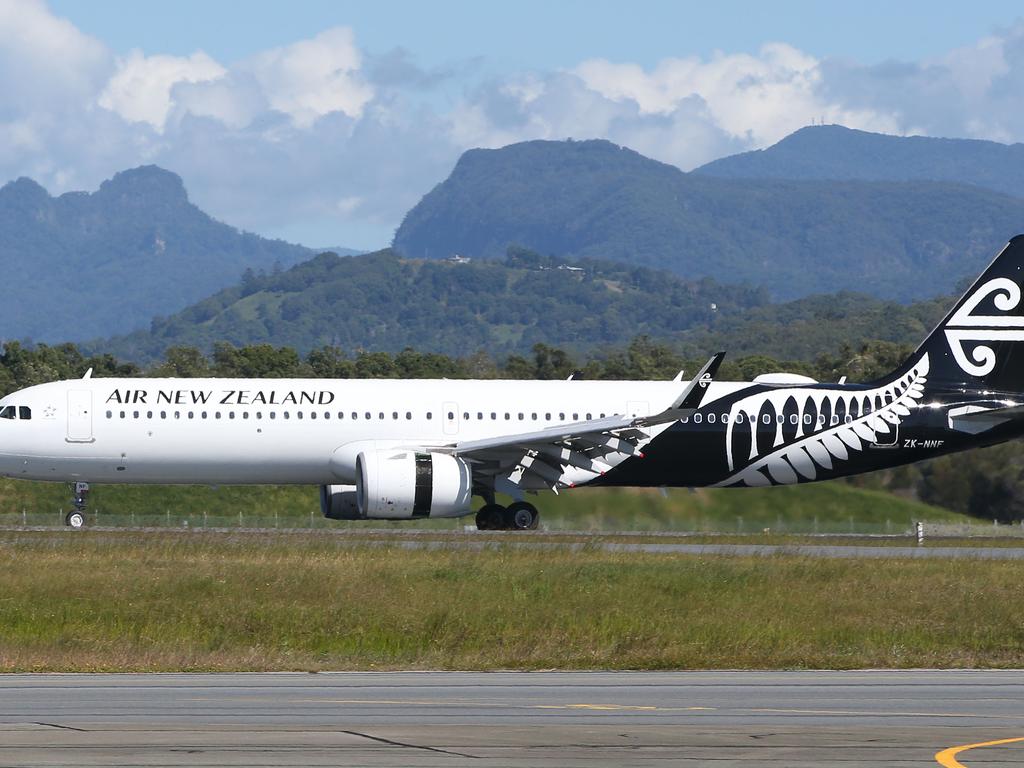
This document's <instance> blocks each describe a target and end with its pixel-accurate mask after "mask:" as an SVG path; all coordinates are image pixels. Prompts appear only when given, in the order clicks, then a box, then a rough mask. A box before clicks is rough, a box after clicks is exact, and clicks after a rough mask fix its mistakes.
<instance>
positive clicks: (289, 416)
mask: <svg viewBox="0 0 1024 768" xmlns="http://www.w3.org/2000/svg"><path fill="white" fill-rule="evenodd" d="M281 415H282V416H284V417H285V418H286V419H290V418H291V417H292V415H291V414H290V413H288V411H285V412H284V413H282V414H281Z"/></svg>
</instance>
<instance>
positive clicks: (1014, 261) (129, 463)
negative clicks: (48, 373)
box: [0, 235, 1024, 530]
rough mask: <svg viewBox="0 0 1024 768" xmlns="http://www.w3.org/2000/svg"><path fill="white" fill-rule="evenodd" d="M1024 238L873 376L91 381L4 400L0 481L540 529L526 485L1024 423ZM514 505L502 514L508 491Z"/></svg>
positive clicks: (639, 476)
mask: <svg viewBox="0 0 1024 768" xmlns="http://www.w3.org/2000/svg"><path fill="white" fill-rule="evenodd" d="M1022 269H1024V235H1018V236H1016V237H1014V238H1013V239H1012V240H1010V242H1009V243H1008V244H1007V245H1006V246H1005V247H1004V248H1003V250H1002V251H1001V252H1000V253H999V255H998V256H996V258H995V260H993V262H992V263H991V264H990V265H989V267H988V268H987V269H986V270H985V271H984V272H983V273H982V275H981V277H980V278H978V280H977V281H976V282H975V283H974V284H973V285H972V286H971V288H970V289H969V290H968V291H967V293H966V294H964V296H963V297H962V298H961V299H960V300H959V301H958V302H957V303H956V305H955V306H954V307H953V309H952V310H951V311H950V312H949V314H948V315H947V316H946V317H945V319H944V320H943V321H942V322H941V323H940V324H939V325H938V327H936V329H935V330H934V331H933V332H932V333H931V334H930V335H929V336H928V337H927V338H926V339H925V340H924V342H923V343H922V344H921V345H920V346H919V347H918V348H917V350H916V351H915V352H914V353H913V354H912V355H911V356H910V357H909V358H908V359H907V360H906V361H905V362H904V363H903V364H902V365H901V366H900V367H899V368H897V369H896V370H895V371H893V372H892V373H891V374H889V375H887V376H884V377H882V378H880V379H878V380H876V381H872V382H868V383H862V384H853V383H847V382H846V381H845V380H841V381H840V382H839V383H819V382H817V381H815V380H814V379H811V378H809V377H806V376H799V375H793V374H787V373H772V374H765V375H762V376H758V377H756V378H755V379H754V380H753V381H752V382H726V381H719V380H717V379H716V378H715V375H716V372H717V370H718V367H719V365H720V363H721V361H722V357H723V354H722V353H718V354H716V355H714V356H713V357H712V358H711V359H710V360H709V361H708V362H707V364H706V365H705V366H704V367H703V368H702V369H701V370H700V371H699V372H698V374H697V375H696V376H694V377H693V378H692V379H690V380H689V381H686V382H684V381H683V378H682V375H680V376H677V377H676V379H675V380H673V381H669V382H665V381H580V380H573V379H569V380H566V381H501V380H497V381H496V380H486V381H483V380H463V381H460V380H413V381H407V380H317V379H216V378H208V379H152V378H138V379H130V378H129V379H124V378H92V377H91V375H90V373H87V374H86V376H85V377H84V378H83V379H78V380H70V381H57V382H52V383H48V384H41V385H37V386H33V387H28V388H26V389H23V390H21V391H18V392H15V393H13V394H10V395H7V396H6V397H4V398H2V399H0V446H2V451H0V474H2V475H4V476H6V477H13V478H24V479H30V480H52V481H60V482H70V483H74V484H75V502H74V507H73V509H72V511H71V512H69V513H68V515H67V518H66V523H67V525H69V526H71V527H74V528H80V527H82V526H83V525H84V524H85V520H86V514H85V513H86V505H87V499H88V495H89V488H90V485H89V484H90V483H162V484H192V483H200V484H211V485H222V484H308V485H313V486H319V487H320V505H321V511H322V513H323V514H324V515H325V516H326V517H328V518H331V519H336V520H409V519H418V518H426V517H438V518H448V517H460V516H464V515H469V514H472V512H473V504H472V499H473V497H474V496H479V497H481V498H482V499H483V502H484V503H483V506H482V507H481V508H480V509H479V510H477V511H476V526H477V528H478V529H480V530H498V529H515V530H529V529H533V528H536V527H537V526H538V522H539V517H540V516H539V512H538V510H537V508H536V506H534V505H533V504H531V503H529V502H528V501H526V500H525V494H526V493H530V492H536V491H542V490H551V491H554V492H556V493H557V492H559V491H568V490H570V489H572V488H575V487H579V486H584V485H588V486H648V487H659V486H660V487H669V486H682V487H703V486H717V487H728V488H742V487H757V486H769V485H792V484H795V483H805V482H812V481H817V480H825V479H830V478H835V477H841V476H844V475H853V474H858V473H863V472H870V471H873V470H877V469H882V468H885V467H893V466H897V465H901V464H907V463H910V462H914V461H919V460H921V459H926V458H931V457H934V456H940V455H943V454H947V453H952V452H954V451H961V450H965V449H968V448H974V447H977V446H985V445H992V444H995V443H999V442H1003V441H1006V440H1010V439H1013V438H1016V437H1019V436H1020V435H1021V434H1022V433H1024V391H1022V388H1024V344H1021V342H1024V304H1022V302H1021V284H1022V280H1024V274H1022ZM499 493H501V494H507V495H509V496H511V497H512V498H513V503H511V504H510V505H508V506H507V507H506V506H502V505H500V504H498V503H497V502H496V494H499Z"/></svg>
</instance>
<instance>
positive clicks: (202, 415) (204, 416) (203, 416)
mask: <svg viewBox="0 0 1024 768" xmlns="http://www.w3.org/2000/svg"><path fill="white" fill-rule="evenodd" d="M200 416H201V417H202V418H204V419H205V418H206V411H203V412H202V413H201V414H200Z"/></svg>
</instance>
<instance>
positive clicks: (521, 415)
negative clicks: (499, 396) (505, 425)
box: [519, 413, 523, 421]
mask: <svg viewBox="0 0 1024 768" xmlns="http://www.w3.org/2000/svg"><path fill="white" fill-rule="evenodd" d="M519 420H520V421H522V420H523V414H521V413H520V414H519Z"/></svg>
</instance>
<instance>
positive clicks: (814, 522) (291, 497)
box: [0, 479, 968, 533]
mask: <svg viewBox="0 0 1024 768" xmlns="http://www.w3.org/2000/svg"><path fill="white" fill-rule="evenodd" d="M70 496H71V494H70V491H69V490H68V487H67V486H65V485H63V484H60V483H32V482H26V481H19V480H5V479H4V480H0V524H17V523H19V522H22V521H24V522H26V523H36V524H39V523H47V522H48V523H51V524H53V523H59V521H60V514H59V510H64V511H67V510H68V508H69V506H70ZM533 501H534V502H535V503H536V504H537V505H538V506H539V507H540V509H541V510H542V520H543V522H544V525H545V526H546V527H547V528H549V529H553V530H566V529H574V530H579V529H583V530H635V531H650V530H654V531H672V530H675V531H719V532H729V533H737V532H747V533H749V532H754V531H761V530H763V529H764V528H771V529H772V530H773V531H778V532H787V531H795V532H804V533H806V532H815V531H821V532H841V533H852V532H870V533H899V532H902V531H906V530H909V528H910V527H911V524H912V522H913V521H915V520H927V521H930V522H936V523H962V522H967V520H968V519H967V518H965V517H964V516H962V515H958V514H956V513H954V512H949V511H948V510H944V509H941V508H939V507H933V506H929V505H927V504H922V503H920V502H916V501H912V500H908V499H903V498H900V497H898V496H895V495H893V494H889V493H884V492H881V491H875V490H869V489H864V488H858V487H855V486H852V485H848V484H845V483H840V482H829V483H815V484H812V485H805V486H799V487H783V488H750V489H702V490H698V491H695V492H690V491H687V490H686V489H672V490H669V491H667V492H666V493H665V494H662V493H661V492H660V491H658V490H633V489H629V490H626V489H614V488H607V489H604V488H578V489H574V490H572V491H565V492H563V493H561V494H559V495H557V496H556V495H554V494H550V493H547V494H541V495H538V496H537V497H536V498H535V499H533ZM90 503H91V508H92V509H93V510H94V511H96V512H98V514H99V517H98V518H97V519H94V520H93V521H92V522H94V523H100V524H107V525H132V524H136V525H143V524H148V525H173V526H176V527H180V526H182V525H183V524H184V522H186V521H187V522H188V524H189V526H191V527H196V526H197V525H198V526H200V527H202V525H204V524H209V525H245V526H256V527H294V526H304V527H342V526H345V525H356V526H359V525H363V524H362V523H354V524H352V523H350V524H346V523H338V522H335V521H327V520H324V519H323V518H321V517H320V510H319V501H318V496H317V489H316V488H313V487H306V486H261V487H252V486H249V487H221V488H216V489H215V488H210V487H207V486H123V485H122V486H114V485H111V486H103V485H99V486H96V487H95V489H94V491H93V494H92V499H91V502H90ZM467 522H472V518H467V519H460V520H442V521H433V520H428V521H422V522H419V521H417V522H405V523H401V524H399V525H401V526H402V527H442V528H454V527H461V526H462V525H464V524H465V523H467Z"/></svg>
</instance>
